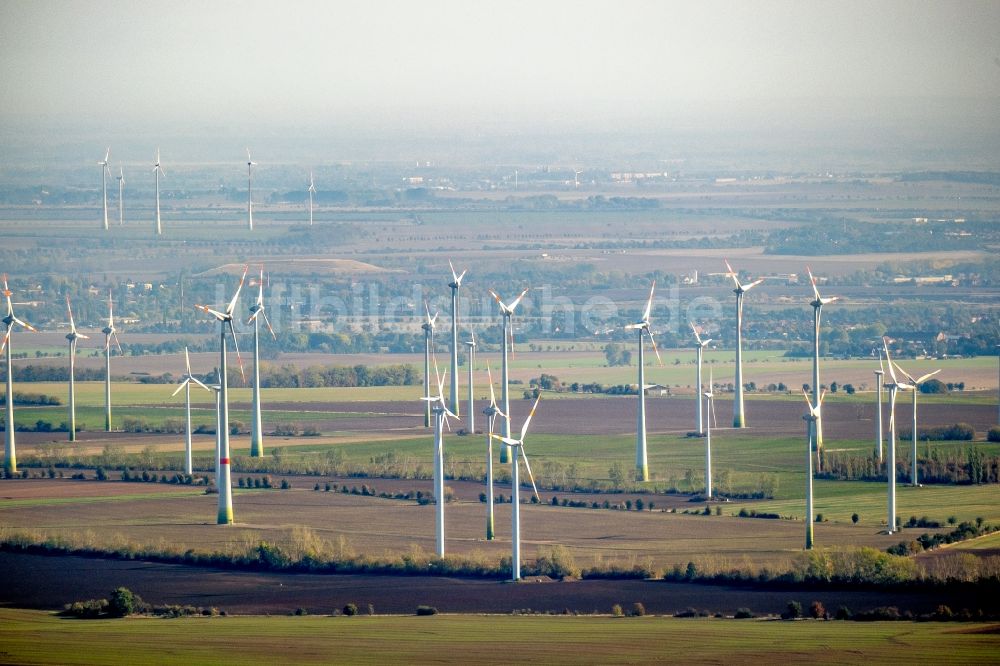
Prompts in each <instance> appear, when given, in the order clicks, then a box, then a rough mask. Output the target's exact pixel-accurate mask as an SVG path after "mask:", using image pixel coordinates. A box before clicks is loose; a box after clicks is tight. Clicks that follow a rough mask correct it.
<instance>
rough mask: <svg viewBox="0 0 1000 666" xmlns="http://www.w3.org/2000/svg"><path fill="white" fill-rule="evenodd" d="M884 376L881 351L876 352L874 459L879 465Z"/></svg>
mask: <svg viewBox="0 0 1000 666" xmlns="http://www.w3.org/2000/svg"><path fill="white" fill-rule="evenodd" d="M883 375H885V367H884V366H883V365H882V350H881V349H879V350H878V370H876V371H875V385H876V387H877V388H876V391H875V412H876V414H875V416H876V421H877V425H876V426H875V440H876V441H875V457H876V458H877V459H878V461H879V462H880V463H881V462H882V459H883V454H882V443H883V442H884V441H885V435H884V434H883V433H882V387H883V382H882V377H883Z"/></svg>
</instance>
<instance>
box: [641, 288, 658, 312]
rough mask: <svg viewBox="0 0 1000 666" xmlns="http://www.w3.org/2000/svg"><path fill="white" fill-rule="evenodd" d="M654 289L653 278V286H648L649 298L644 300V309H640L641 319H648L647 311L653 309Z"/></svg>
mask: <svg viewBox="0 0 1000 666" xmlns="http://www.w3.org/2000/svg"><path fill="white" fill-rule="evenodd" d="M655 289H656V280H653V286H651V287H650V288H649V300H648V301H646V309H645V310H643V311H642V320H643V321H649V313H650V311H651V310H652V309H653V291H654V290H655Z"/></svg>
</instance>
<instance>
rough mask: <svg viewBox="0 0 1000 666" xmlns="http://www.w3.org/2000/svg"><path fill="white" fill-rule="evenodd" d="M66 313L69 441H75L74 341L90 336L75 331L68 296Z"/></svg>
mask: <svg viewBox="0 0 1000 666" xmlns="http://www.w3.org/2000/svg"><path fill="white" fill-rule="evenodd" d="M66 311H67V312H68V313H69V333H67V334H66V339H67V340H68V341H69V433H68V434H69V441H71V442H75V441H76V377H75V375H76V341H77V340H78V339H83V340H89V339H90V336H87V335H84V334H83V333H79V332H77V330H76V322H74V321H73V308H72V306H71V305H70V304H69V296H67V297H66Z"/></svg>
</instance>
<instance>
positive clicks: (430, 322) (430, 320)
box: [420, 301, 438, 428]
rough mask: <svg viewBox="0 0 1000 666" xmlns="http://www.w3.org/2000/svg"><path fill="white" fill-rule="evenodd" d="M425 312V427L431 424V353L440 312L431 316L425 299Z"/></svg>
mask: <svg viewBox="0 0 1000 666" xmlns="http://www.w3.org/2000/svg"><path fill="white" fill-rule="evenodd" d="M424 312H425V313H426V314H427V320H426V321H425V322H424V323H423V324H421V325H420V328H422V329H424V400H425V402H426V404H425V405H424V427H425V428H429V427H430V425H431V403H430V397H431V353H432V349H433V347H434V326H435V325H436V323H437V318H438V313H437V312H435V313H434V316H433V317H432V316H431V309H430V306H428V305H427V301H424Z"/></svg>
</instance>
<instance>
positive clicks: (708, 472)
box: [698, 370, 715, 499]
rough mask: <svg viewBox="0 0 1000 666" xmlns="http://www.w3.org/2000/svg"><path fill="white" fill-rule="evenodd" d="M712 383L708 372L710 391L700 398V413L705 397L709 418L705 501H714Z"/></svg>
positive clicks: (706, 431) (706, 428)
mask: <svg viewBox="0 0 1000 666" xmlns="http://www.w3.org/2000/svg"><path fill="white" fill-rule="evenodd" d="M714 383H715V382H713V381H712V371H711V370H709V371H708V390H707V391H705V392H704V393H702V394H701V395H699V396H698V403H699V410H698V411H699V412H700V411H701V409H700V403H701V396H702V395H703V396H705V409H706V410H707V412H708V414H707V418H706V419H705V499H712V416H713V415H714V414H715V409H713V407H712V401H713V400H714V398H715V395H714V394H713V393H712V388H713V386H712V385H713V384H714Z"/></svg>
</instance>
